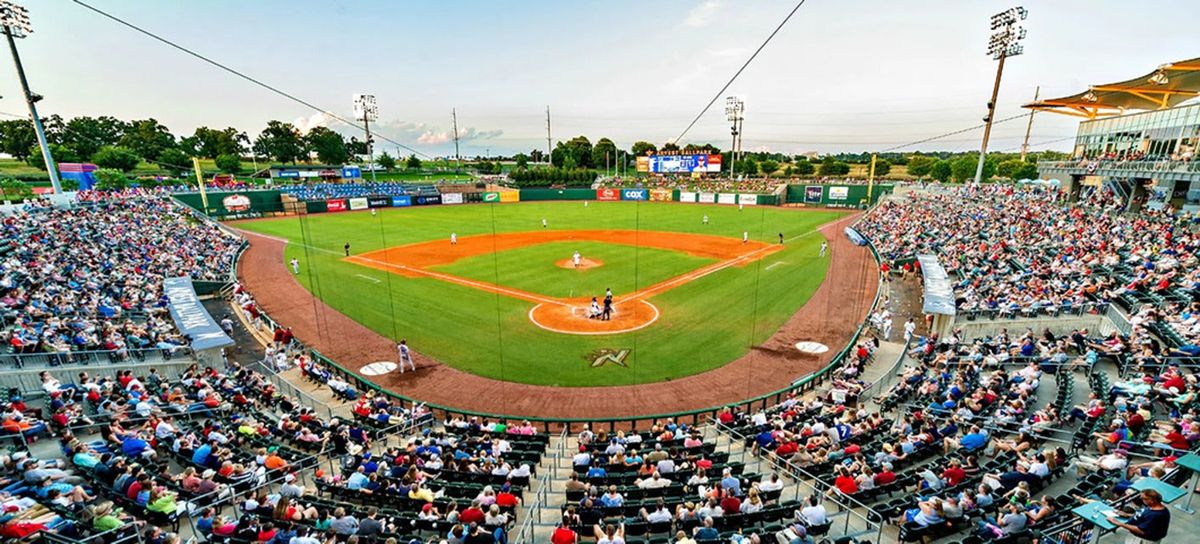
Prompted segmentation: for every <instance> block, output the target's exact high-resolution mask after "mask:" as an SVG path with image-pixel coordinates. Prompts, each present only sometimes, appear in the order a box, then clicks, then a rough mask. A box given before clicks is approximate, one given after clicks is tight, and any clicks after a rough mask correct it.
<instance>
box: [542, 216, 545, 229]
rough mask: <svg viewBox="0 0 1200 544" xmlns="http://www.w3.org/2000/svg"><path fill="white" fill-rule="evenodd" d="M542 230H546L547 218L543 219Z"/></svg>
mask: <svg viewBox="0 0 1200 544" xmlns="http://www.w3.org/2000/svg"><path fill="white" fill-rule="evenodd" d="M542 228H546V218H545V217H543V218H542Z"/></svg>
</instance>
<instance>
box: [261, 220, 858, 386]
mask: <svg viewBox="0 0 1200 544" xmlns="http://www.w3.org/2000/svg"><path fill="white" fill-rule="evenodd" d="M845 213H847V212H840V211H827V210H819V211H814V210H798V209H785V208H775V207H751V206H747V207H746V208H745V209H743V210H740V211H739V209H738V208H737V207H734V206H715V205H697V204H678V203H651V202H642V203H632V202H595V201H593V202H589V204H588V206H586V207H585V206H584V205H583V203H582V202H577V201H566V202H522V203H518V204H493V205H487V204H476V205H463V206H432V207H417V208H385V209H381V210H379V213H378V214H377V215H376V216H372V215H371V214H370V213H368V212H366V211H361V212H350V213H330V214H319V215H309V216H296V217H287V218H279V219H268V220H258V221H251V222H245V223H240V224H238V225H237V226H238V227H239V228H243V229H246V230H250V231H254V232H260V233H263V234H268V235H271V236H276V237H280V238H286V239H288V240H289V241H290V242H291V243H289V244H288V246H287V248H286V250H285V256H284V259H285V261H286V260H289V259H292V258H293V257H294V258H297V259H299V260H300V262H301V267H302V271H301V274H300V275H299V276H298V278H297V279H298V280H299V281H300V283H301V284H303V285H304V286H305V287H306V288H308V289H309V290H310V291H312V292H313V293H314V294H316V295H317V296H318V297H320V298H321V299H322V300H324V301H325V302H326V303H327V304H329V305H330V306H332V307H333V308H335V309H337V310H338V311H340V312H342V313H345V314H346V315H348V316H350V317H351V318H353V319H355V320H356V321H358V322H359V323H362V324H363V325H365V326H367V327H368V328H371V329H372V330H374V331H376V332H378V333H380V334H382V335H384V336H387V337H391V338H406V339H408V342H409V344H410V345H412V346H413V347H414V348H415V349H416V350H418V351H420V352H421V353H424V354H427V355H429V356H432V357H434V358H436V359H438V360H439V361H441V362H443V363H445V364H448V365H451V366H454V367H457V368H459V369H462V370H465V371H467V372H471V373H474V374H478V375H481V376H486V377H489V378H495V379H500V380H508V381H515V382H523V383H531V384H540V385H556V386H600V385H629V384H637V383H650V382H658V381H663V380H670V379H674V378H679V377H683V376H687V375H691V374H695V373H699V372H703V371H705V370H710V369H713V368H716V367H719V366H721V365H724V364H726V363H728V362H730V361H732V360H733V359H736V358H737V357H740V356H741V355H744V354H745V353H746V352H747V351H748V350H749V349H750V347H751V346H753V345H757V344H759V343H761V342H763V341H764V340H766V339H767V338H768V337H770V335H771V334H773V333H774V332H775V331H776V330H778V328H779V327H780V326H782V325H783V323H784V322H785V321H787V319H788V318H789V317H790V316H791V315H792V314H793V313H795V312H796V311H797V310H798V309H799V308H800V307H801V306H802V305H803V304H804V303H805V302H806V301H807V300H808V299H809V297H810V296H811V295H812V293H813V291H815V290H816V289H817V287H818V286H820V284H821V282H822V281H824V279H825V272H826V269H827V268H828V265H829V259H828V257H818V252H819V248H820V245H821V242H822V241H823V240H824V238H823V237H822V236H821V234H820V233H819V232H817V228H818V227H820V226H821V225H823V224H825V223H828V222H830V221H834V220H836V219H837V218H839V217H841V216H843V215H844V214H845ZM704 215H708V216H709V218H710V221H709V224H708V225H703V224H702V223H701V217H703V216H704ZM542 218H545V219H546V220H547V221H548V223H549V228H551V229H562V230H585V229H629V230H636V229H640V230H645V231H668V232H691V233H700V234H710V235H717V236H728V237H731V238H737V239H740V238H741V236H742V232H743V231H746V232H749V233H750V238H751V239H754V240H760V241H763V242H769V243H774V242H776V241H778V234H779V233H783V234H784V236H785V237H786V238H787V239H788V241H787V243H786V244H785V249H783V250H782V251H779V252H776V253H773V254H771V255H769V256H767V257H765V258H763V259H761V260H759V261H755V262H752V263H750V264H748V265H744V266H735V267H729V268H725V269H722V270H719V271H717V272H714V273H712V274H710V275H707V276H704V277H702V278H700V279H697V280H694V281H691V282H688V283H686V284H683V285H680V286H678V287H675V288H673V289H670V290H668V291H666V292H663V293H660V294H658V295H655V296H654V297H651V298H650V299H649V300H650V302H652V303H653V304H654V305H655V306H657V307H658V308H659V310H661V312H662V316H661V317H660V318H659V320H658V321H657V322H655V323H654V324H652V325H650V326H649V327H646V328H644V329H641V330H639V331H635V332H630V333H624V334H617V335H604V336H578V335H568V334H561V333H554V332H550V331H546V330H543V329H540V328H538V327H537V326H535V325H533V323H531V322H530V320H529V318H528V312H529V310H530V308H531V307H532V306H533V304H532V303H530V302H526V301H523V300H517V299H514V298H509V297H506V296H497V295H496V294H493V293H489V292H484V291H481V290H478V289H474V288H471V287H466V286H462V285H455V284H451V283H447V282H443V281H441V280H437V279H433V278H428V277H418V278H409V277H403V276H399V275H395V274H390V273H387V272H384V271H381V270H378V269H374V268H370V267H366V266H360V265H357V264H354V263H350V262H346V261H344V260H342V258H343V254H342V245H343V244H345V243H346V242H349V243H350V244H351V253H354V254H357V253H365V252H368V251H373V250H378V249H383V248H386V247H394V246H400V245H404V244H411V243H416V242H424V241H428V240H444V239H446V238H447V237H448V236H449V233H451V232H456V233H458V235H459V236H471V235H483V234H491V233H493V232H524V231H534V230H541V228H542V227H541V219H542ZM575 248H579V250H580V253H581V254H583V255H584V256H585V257H593V256H595V257H596V258H599V259H600V260H601V261H603V262H604V266H601V267H599V268H596V269H594V270H590V271H586V272H578V271H575V270H566V269H561V268H558V267H557V266H556V265H555V264H554V262H555V261H557V260H560V259H565V258H569V257H570V255H571V252H573V251H574V249H575ZM631 255H633V256H635V257H636V259H635V262H636V263H637V266H636V269H635V267H634V265H633V263H632V262H630V256H631ZM708 262H710V261H709V260H708V259H702V258H698V257H695V256H690V255H686V254H683V253H680V252H674V251H666V250H657V249H649V248H640V249H637V250H633V249H632V248H629V247H628V246H620V245H616V244H603V243H595V242H586V243H574V242H566V243H559V242H553V243H547V244H540V245H537V246H529V247H525V248H521V249H516V250H509V251H502V252H500V253H498V254H496V255H495V258H493V257H492V256H491V255H486V256H476V257H471V258H467V259H463V260H461V261H458V262H455V263H451V264H449V265H443V266H442V267H439V270H441V271H444V272H449V273H453V274H456V275H462V276H466V277H473V278H476V279H480V280H484V281H489V282H493V281H496V280H497V277H498V278H499V283H500V284H502V285H506V286H509V287H515V288H520V289H525V290H529V291H532V292H537V293H542V294H547V295H551V296H570V295H571V294H572V291H573V290H575V289H581V290H600V291H602V290H603V288H604V287H613V289H614V290H615V291H617V292H626V290H628V291H632V290H636V289H641V288H645V287H647V286H649V285H652V284H653V283H656V282H658V281H661V280H662V279H666V278H669V277H673V276H677V275H679V274H681V273H684V272H687V271H689V270H692V269H695V268H699V267H701V266H704V265H705V264H706V263H708ZM279 266H285V263H284V262H281V263H279ZM588 275H592V276H590V277H589V276H588ZM581 278H587V279H586V280H582V279H581ZM593 280H594V281H595V283H603V284H604V285H599V286H594V285H592V283H593ZM608 284H611V285H608ZM323 340H325V341H331V340H336V341H347V342H353V341H354V339H353V338H347V339H323ZM601 348H610V349H629V350H631V352H630V355H629V357H628V358H627V359H626V361H625V362H626V366H624V367H622V366H618V365H612V364H608V365H603V366H600V367H592V366H591V360H592V358H590V357H589V355H591V354H592V353H594V352H595V351H596V350H598V349H601Z"/></svg>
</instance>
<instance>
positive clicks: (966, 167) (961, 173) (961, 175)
mask: <svg viewBox="0 0 1200 544" xmlns="http://www.w3.org/2000/svg"><path fill="white" fill-rule="evenodd" d="M978 165H979V155H978V154H977V153H967V154H965V155H962V156H960V157H958V158H957V159H954V160H953V161H952V162H951V163H950V173H951V177H953V178H954V181H957V182H959V183H962V182H965V181H970V180H974V179H975V168H977V167H978ZM995 174H996V160H995V159H994V158H988V159H987V160H985V161H984V162H983V178H982V179H981V180H980V181H988V180H989V179H991V178H992V176H993V175H995Z"/></svg>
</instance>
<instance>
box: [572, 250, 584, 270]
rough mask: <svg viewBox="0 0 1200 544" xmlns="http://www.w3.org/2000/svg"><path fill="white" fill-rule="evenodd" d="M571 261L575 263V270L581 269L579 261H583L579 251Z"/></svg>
mask: <svg viewBox="0 0 1200 544" xmlns="http://www.w3.org/2000/svg"><path fill="white" fill-rule="evenodd" d="M571 260H572V261H574V262H575V268H579V261H581V260H582V259H581V258H580V256H579V251H576V252H575V254H574V255H572V256H571Z"/></svg>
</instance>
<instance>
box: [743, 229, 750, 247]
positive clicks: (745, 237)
mask: <svg viewBox="0 0 1200 544" xmlns="http://www.w3.org/2000/svg"><path fill="white" fill-rule="evenodd" d="M749 241H750V231H748V230H744V231H742V243H743V244H745V243H747V242H749Z"/></svg>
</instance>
